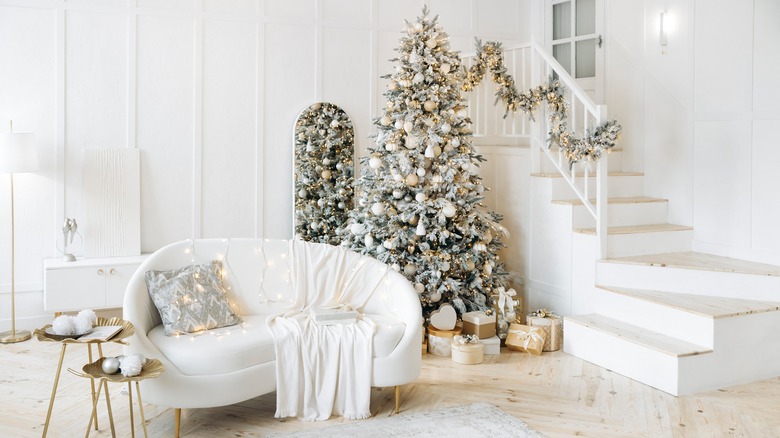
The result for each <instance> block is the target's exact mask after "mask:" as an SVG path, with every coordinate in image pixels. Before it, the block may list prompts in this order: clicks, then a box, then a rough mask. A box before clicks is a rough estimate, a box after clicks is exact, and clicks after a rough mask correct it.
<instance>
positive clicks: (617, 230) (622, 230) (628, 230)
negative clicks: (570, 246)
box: [574, 224, 693, 260]
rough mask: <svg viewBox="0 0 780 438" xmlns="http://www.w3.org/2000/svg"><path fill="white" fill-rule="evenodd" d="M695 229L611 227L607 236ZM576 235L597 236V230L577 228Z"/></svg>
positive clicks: (645, 226)
mask: <svg viewBox="0 0 780 438" xmlns="http://www.w3.org/2000/svg"><path fill="white" fill-rule="evenodd" d="M692 229H693V228H691V227H688V226H685V225H675V224H650V225H624V226H617V227H609V228H608V229H607V234H609V235H610V236H614V235H619V234H639V233H660V232H665V231H690V230H692ZM574 232H575V233H581V234H590V235H593V236H595V235H596V229H595V228H575V229H574ZM610 260H614V259H610Z"/></svg>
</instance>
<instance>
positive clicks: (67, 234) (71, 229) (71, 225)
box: [62, 218, 79, 262]
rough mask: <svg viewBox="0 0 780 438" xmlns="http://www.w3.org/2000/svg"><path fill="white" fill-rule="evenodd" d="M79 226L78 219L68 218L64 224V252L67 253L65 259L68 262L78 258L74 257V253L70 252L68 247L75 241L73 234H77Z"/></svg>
mask: <svg viewBox="0 0 780 438" xmlns="http://www.w3.org/2000/svg"><path fill="white" fill-rule="evenodd" d="M78 228H79V226H78V224H77V223H76V219H71V218H66V219H65V223H64V224H62V247H63V251H62V252H63V253H64V254H65V256H64V257H63V259H64V260H65V261H67V262H72V261H75V260H76V257H74V256H73V254H69V253H68V251H67V248H68V245H70V244H72V243H73V236H75V235H76V231H77V230H78Z"/></svg>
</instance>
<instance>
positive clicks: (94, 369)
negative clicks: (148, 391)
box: [68, 357, 165, 382]
mask: <svg viewBox="0 0 780 438" xmlns="http://www.w3.org/2000/svg"><path fill="white" fill-rule="evenodd" d="M105 359H106V358H105V357H101V358H100V359H98V360H96V361H95V362H92V363H88V364H86V365H84V367H83V368H82V371H84V374H81V373H79V372H76V371H74V370H72V369H68V371H70V372H71V373H73V374H76V375H77V376H81V377H91V378H93V379H106V380H108V381H109V382H134V381H136V380H143V379H153V378H155V377H157V376H159V375H160V374H162V372H163V371H165V366H164V365H163V364H162V362H160V361H159V360H157V359H147V361H146V365H144V367H143V369H141V374H139V375H137V376H131V377H125V376H123V375H122V374H121V373H119V372H117V373H115V374H106V373H104V372H103V361H104V360H105Z"/></svg>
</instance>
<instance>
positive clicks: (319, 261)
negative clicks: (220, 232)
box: [268, 240, 384, 421]
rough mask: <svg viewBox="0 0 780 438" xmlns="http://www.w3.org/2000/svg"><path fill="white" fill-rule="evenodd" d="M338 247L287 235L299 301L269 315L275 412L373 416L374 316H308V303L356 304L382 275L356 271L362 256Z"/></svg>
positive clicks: (303, 416) (317, 417) (325, 416)
mask: <svg viewBox="0 0 780 438" xmlns="http://www.w3.org/2000/svg"><path fill="white" fill-rule="evenodd" d="M336 249H337V251H336V254H334V252H333V250H334V248H333V247H330V248H328V247H326V246H324V245H311V244H305V243H303V242H300V241H297V240H292V241H290V256H291V258H292V259H291V260H290V265H291V266H293V267H295V268H294V269H293V270H292V272H291V281H292V290H293V291H295V293H296V294H297V295H296V301H295V303H294V304H293V305H292V306H290V307H289V308H287V309H285V310H284V312H283V313H281V314H278V315H272V316H271V317H269V318H268V327H269V329H270V331H271V333H272V334H273V336H274V342H275V344H276V414H275V416H276V417H277V418H283V417H298V418H301V419H303V420H309V421H311V420H326V419H328V418H329V417H330V416H331V414H340V415H343V416H344V417H346V418H349V419H362V418H368V417H370V416H371V411H370V402H371V370H372V357H373V348H372V345H373V344H372V340H373V335H374V330H375V327H376V325H375V323H374V321H372V320H371V319H370V318H367V317H366V316H363V315H361V316H359V317H358V321H357V322H356V323H355V324H336V325H322V326H321V325H317V324H316V323H314V321H312V319H311V317H310V316H309V309H311V308H313V307H333V306H338V305H347V306H349V307H352V308H354V309H360V308H361V307H362V305H363V304H364V303H365V302H366V300H367V299H368V298H369V297H370V296H371V294H372V293H373V292H374V289H375V288H376V287H377V286H378V285H379V284H380V282H381V281H382V280H383V279H384V278H383V277H382V276H379V278H376V277H377V276H373V277H372V276H368V275H362V276H361V275H359V272H360V269H361V267H362V265H363V263H365V262H364V260H365V259H363V260H361V257H360V256H359V255H357V254H355V253H350V252H348V251H346V250H344V249H343V248H340V247H339V248H336ZM328 253H329V254H328ZM361 277H368V278H361Z"/></svg>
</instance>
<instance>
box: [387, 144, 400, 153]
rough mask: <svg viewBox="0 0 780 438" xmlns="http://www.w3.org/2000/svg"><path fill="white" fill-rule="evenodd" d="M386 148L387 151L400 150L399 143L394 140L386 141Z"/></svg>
mask: <svg viewBox="0 0 780 438" xmlns="http://www.w3.org/2000/svg"><path fill="white" fill-rule="evenodd" d="M385 150H386V151H387V152H395V151H397V150H398V144H397V143H394V142H387V143H385Z"/></svg>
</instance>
